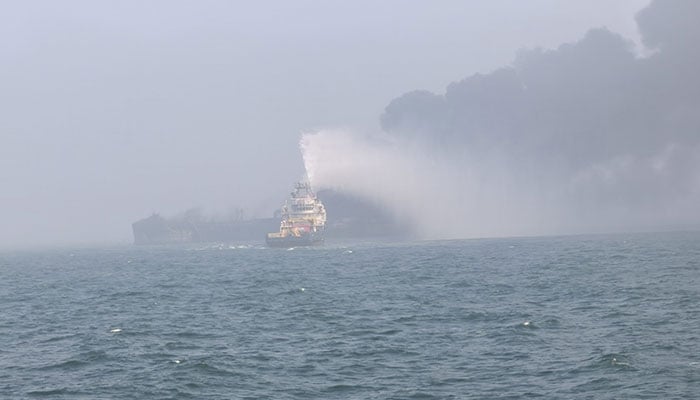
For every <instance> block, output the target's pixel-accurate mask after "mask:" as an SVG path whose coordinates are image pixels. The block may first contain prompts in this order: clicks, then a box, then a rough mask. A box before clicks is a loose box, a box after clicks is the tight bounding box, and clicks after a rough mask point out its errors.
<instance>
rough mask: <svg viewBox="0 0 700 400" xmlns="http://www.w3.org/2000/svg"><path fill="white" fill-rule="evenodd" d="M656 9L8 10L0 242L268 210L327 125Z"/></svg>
mask: <svg viewBox="0 0 700 400" xmlns="http://www.w3.org/2000/svg"><path fill="white" fill-rule="evenodd" d="M647 4H648V1H633V0H625V1H610V0H605V1H602V0H596V1H591V0H585V1H559V0H532V1H520V0H510V1H506V0H501V1H489V2H484V1H432V2H427V1H405V0H393V1H381V2H379V1H343V2H340V1H320V0H319V1H275V2H272V1H255V2H253V1H250V2H234V1H187V2H185V1H147V2H142V1H61V2H56V1H3V2H0V49H1V50H2V51H0V68H1V71H0V116H1V118H0V185H2V188H1V189H0V220H1V221H2V224H0V247H11V246H15V245H31V244H51V243H59V244H60V243H73V242H124V243H127V242H130V241H131V240H132V237H131V223H132V222H133V221H135V220H137V219H140V218H143V217H146V216H148V215H149V214H150V213H151V212H153V211H158V212H161V213H163V214H166V215H168V214H174V213H176V212H179V211H183V210H185V209H187V208H190V207H193V206H201V207H203V208H205V209H207V210H212V211H217V212H225V211H226V210H227V209H229V208H231V207H235V206H239V207H244V208H245V209H246V210H248V213H249V215H251V216H256V215H257V216H267V215H269V214H270V213H271V212H272V211H273V210H274V208H275V207H277V206H279V204H280V202H281V201H283V199H284V197H285V195H286V193H287V192H288V190H289V189H290V186H291V184H292V183H293V182H294V181H295V180H297V179H299V178H300V177H301V176H302V174H303V168H304V167H303V163H302V159H301V155H300V151H299V147H298V142H299V139H300V136H301V134H302V133H303V132H308V131H312V130H315V129H318V128H336V127H349V128H351V129H357V130H365V131H373V130H378V129H379V117H380V115H381V114H382V113H383V111H384V108H385V107H386V106H387V105H388V104H389V103H390V101H391V100H392V99H395V98H397V97H398V96H400V95H401V94H403V93H405V92H407V91H411V90H414V89H426V90H430V91H432V92H437V93H443V92H444V91H445V88H446V86H447V85H448V84H449V83H451V82H455V81H459V80H460V79H463V78H465V77H468V76H471V75H473V74H474V73H477V72H482V73H488V72H491V71H492V70H494V69H497V68H499V67H502V66H504V65H510V64H512V63H513V61H514V60H515V59H516V53H517V52H518V50H519V49H522V48H533V47H537V46H542V47H544V48H556V47H557V46H559V45H560V44H561V43H564V42H573V41H576V40H579V39H580V38H582V37H583V36H584V35H585V33H586V32H587V31H588V30H589V29H591V28H596V27H607V28H608V29H609V30H611V31H613V32H617V33H619V34H620V35H622V36H623V37H625V38H628V39H631V40H634V41H636V42H639V34H638V31H637V28H636V24H635V21H634V14H635V13H636V12H637V11H638V10H640V9H641V8H643V7H644V6H645V5H647Z"/></svg>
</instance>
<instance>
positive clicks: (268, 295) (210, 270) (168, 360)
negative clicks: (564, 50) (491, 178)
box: [0, 233, 700, 399]
mask: <svg viewBox="0 0 700 400" xmlns="http://www.w3.org/2000/svg"><path fill="white" fill-rule="evenodd" d="M192 250H197V251H192ZM224 250H225V251H224ZM248 250H260V251H248ZM68 254H74V256H73V257H70V256H68ZM698 255H700V234H697V233H685V234H680V233H677V234H639V235H619V236H592V237H569V238H523V239H503V240H480V241H474V240H471V241H447V242H423V243H412V244H393V245H371V244H367V243H363V244H362V245H358V246H352V245H347V244H346V245H343V246H333V245H329V246H326V247H321V248H316V249H313V250H308V249H302V248H299V249H297V251H279V250H268V249H263V248H260V249H258V248H257V247H255V246H251V247H247V245H246V246H244V247H238V246H231V245H219V244H216V245H213V246H201V247H199V248H197V249H192V248H180V247H169V248H123V249H121V250H110V251H100V250H71V251H65V252H60V251H57V252H53V253H50V252H43V253H22V254H17V253H15V254H9V253H8V254H0V265H4V266H5V267H3V269H2V271H0V274H2V275H1V276H0V277H1V278H2V279H0V338H2V343H3V346H1V348H0V393H1V394H2V396H0V397H7V398H42V397H43V398H59V399H74V398H124V399H131V398H174V399H180V398H182V399H188V398H197V399H226V398H251V399H252V398H295V399H309V398H317V399H326V398H358V399H359V398H362V399H364V398H382V399H384V398H387V399H388V398H395V399H404V398H439V399H445V398H453V399H461V398H513V399H515V398H530V397H540V398H551V399H559V398H595V399H618V398H630V399H631V398H635V399H636V398H672V399H673V398H675V399H686V398H687V399H692V398H696V396H697V393H700V374H699V372H700V356H699V355H700V340H698V339H699V336H698V331H697V328H698V326H700V281H699V279H700V261H699V260H698V258H697V257H698Z"/></svg>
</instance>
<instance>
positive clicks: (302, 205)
mask: <svg viewBox="0 0 700 400" xmlns="http://www.w3.org/2000/svg"><path fill="white" fill-rule="evenodd" d="M325 227H326V209H325V207H324V206H323V203H321V201H320V200H319V199H318V198H317V197H316V194H315V193H314V192H313V190H311V185H310V184H309V183H308V182H299V183H297V184H296V185H295V186H294V191H293V192H292V194H291V197H290V198H289V199H288V200H287V201H286V202H285V204H284V206H282V221H281V223H280V230H279V232H274V233H268V234H267V238H266V242H267V245H268V246H270V247H294V246H311V245H317V244H322V243H323V241H324V231H325Z"/></svg>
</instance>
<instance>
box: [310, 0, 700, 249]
mask: <svg viewBox="0 0 700 400" xmlns="http://www.w3.org/2000/svg"><path fill="white" fill-rule="evenodd" d="M698 17H700V2H696V1H692V0H683V1H681V0H679V1H663V2H662V1H654V2H652V4H651V5H649V6H648V7H647V8H645V9H644V10H642V11H640V12H639V13H638V15H637V22H638V25H639V29H640V32H641V35H642V40H643V43H644V45H645V46H647V47H648V49H649V50H650V55H649V56H647V57H638V56H637V55H636V54H635V51H634V45H633V43H631V42H630V41H627V40H626V39H625V38H623V37H621V36H620V35H618V34H615V33H613V32H610V31H609V30H606V29H593V30H591V31H589V32H588V33H587V34H586V35H585V37H583V38H582V39H581V40H579V41H578V42H575V43H570V44H564V45H561V46H560V47H559V48H557V49H555V50H542V49H534V50H523V51H521V52H520V53H519V54H518V55H517V57H516V59H515V61H514V62H513V64H512V66H507V67H504V68H502V69H499V70H496V71H494V72H491V73H489V74H483V75H482V74H477V75H474V76H471V77H469V78H466V79H464V80H462V81H459V82H455V83H452V84H450V85H449V86H448V87H447V90H446V92H445V94H444V95H440V94H434V93H431V92H427V91H413V92H410V93H407V94H405V95H403V96H401V97H399V98H397V99H395V100H393V101H392V102H391V103H390V104H389V105H388V106H387V107H386V109H385V112H384V114H383V115H382V116H381V126H382V128H383V130H384V131H385V132H386V135H384V136H381V135H380V136H379V137H380V138H381V139H378V138H377V137H375V138H373V139H371V140H368V139H366V138H364V137H360V136H357V135H353V134H350V133H348V132H344V133H340V134H339V133H337V132H336V133H333V132H321V133H318V134H316V135H306V136H305V137H304V138H303V139H302V150H303V152H304V156H305V160H306V164H307V170H308V171H309V174H310V178H311V179H312V183H313V184H314V185H316V186H333V187H336V188H341V189H344V190H348V191H351V192H353V193H357V194H361V195H364V196H366V197H370V198H372V199H373V200H375V201H377V202H378V203H381V204H383V205H385V206H387V207H388V208H390V209H392V210H393V211H394V212H395V214H396V215H397V216H398V217H400V218H408V219H411V220H412V221H413V222H414V224H415V226H416V228H417V229H418V230H419V231H421V232H423V233H424V234H425V235H424V236H426V237H440V236H447V237H450V236H479V235H509V234H541V233H564V232H589V231H609V230H624V229H653V228H665V227H672V226H673V227H682V226H686V225H688V224H697V223H698V222H699V221H700V207H698V204H700V79H698V76H697V71H700V55H699V54H700V47H698V46H697V42H698V39H700V28H699V27H698V25H697V23H696V21H697V18H698ZM419 233H420V232H419Z"/></svg>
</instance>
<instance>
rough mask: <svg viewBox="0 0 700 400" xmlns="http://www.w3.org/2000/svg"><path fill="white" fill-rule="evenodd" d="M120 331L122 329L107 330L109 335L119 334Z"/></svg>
mask: <svg viewBox="0 0 700 400" xmlns="http://www.w3.org/2000/svg"><path fill="white" fill-rule="evenodd" d="M121 331H122V328H112V329H110V330H109V333H119V332H121Z"/></svg>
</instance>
